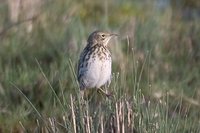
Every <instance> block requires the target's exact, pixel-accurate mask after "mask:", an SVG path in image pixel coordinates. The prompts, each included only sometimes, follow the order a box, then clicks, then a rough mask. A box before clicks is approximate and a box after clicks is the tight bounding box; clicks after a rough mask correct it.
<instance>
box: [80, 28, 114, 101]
mask: <svg viewBox="0 0 200 133" xmlns="http://www.w3.org/2000/svg"><path fill="white" fill-rule="evenodd" d="M113 36H117V34H111V33H107V32H101V31H95V32H93V33H92V34H90V35H89V37H88V40H87V45H86V47H85V48H84V50H83V51H82V53H81V55H80V58H79V63H78V73H77V78H78V82H79V86H80V91H81V95H82V96H83V95H84V90H86V89H91V88H96V89H97V91H98V92H102V93H103V94H105V95H106V96H107V97H109V96H111V94H108V93H106V92H105V91H103V90H102V89H101V87H102V86H104V85H109V84H110V82H111V69H112V68H111V64H112V59H111V53H110V51H109V49H108V48H107V45H108V42H109V40H110V39H111V38H112V37H113Z"/></svg>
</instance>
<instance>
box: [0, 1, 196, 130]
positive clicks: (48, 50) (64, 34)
mask: <svg viewBox="0 0 200 133" xmlns="http://www.w3.org/2000/svg"><path fill="white" fill-rule="evenodd" d="M89 3H90V4H89V7H90V10H92V11H93V10H95V12H90V10H87V7H86V6H85V5H87V4H88V1H83V2H77V1H74V2H70V1H66V0H65V1H64V0H61V2H53V1H45V2H44V3H43V5H42V6H41V9H40V12H39V15H38V16H37V15H36V18H34V20H32V21H31V22H32V26H33V29H32V31H29V30H27V23H28V22H29V20H28V22H27V21H23V20H25V17H24V16H25V15H24V16H23V15H21V16H20V18H19V19H20V22H22V23H19V24H17V25H16V24H13V23H12V22H10V20H9V19H8V17H9V14H8V11H7V5H6V4H5V2H4V3H3V4H2V5H1V6H0V10H1V11H2V12H3V14H4V15H3V16H2V19H1V20H0V39H1V45H0V132H77V133H78V132H142V133H143V132H153V133H154V132H183V133H186V132H199V131H200V128H199V124H200V121H199V120H200V118H199V112H200V103H199V95H200V94H199V85H200V84H199V82H198V79H199V77H200V73H199V72H200V69H199V68H200V67H199V65H200V64H199V55H198V53H199V52H198V49H199V45H198V42H199V41H200V40H199V31H200V30H199V19H198V17H197V18H196V19H195V20H192V21H184V20H181V19H180V20H179V19H173V17H172V16H174V14H172V11H171V8H170V7H168V8H166V9H165V10H164V11H163V10H159V9H157V8H156V7H154V5H153V4H149V3H146V2H139V1H133V2H130V1H123V2H122V1H116V2H115V3H112V2H106V1H104V2H103V3H98V2H91V1H90V2H89ZM144 8H145V10H144ZM97 15H98V17H97ZM99 18H103V19H99ZM7 27H9V28H7ZM2 29H5V30H2ZM95 29H104V30H107V31H112V32H115V33H118V34H120V37H119V38H116V39H113V40H112V42H111V45H110V50H111V52H112V58H113V66H112V68H113V78H112V82H111V85H110V87H109V91H111V92H113V95H114V97H113V98H112V99H107V98H105V97H103V96H101V95H99V94H97V93H96V92H95V91H94V92H93V91H91V92H89V93H91V96H90V97H88V99H87V100H86V101H81V100H80V97H79V88H78V84H77V80H76V76H75V75H76V74H75V73H76V67H77V62H78V57H79V54H80V52H81V50H82V49H83V47H84V45H85V43H86V39H87V36H88V34H89V33H91V32H92V31H93V30H95ZM1 31H3V32H1Z"/></svg>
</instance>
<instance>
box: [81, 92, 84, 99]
mask: <svg viewBox="0 0 200 133" xmlns="http://www.w3.org/2000/svg"><path fill="white" fill-rule="evenodd" d="M83 99H84V90H80V100H83Z"/></svg>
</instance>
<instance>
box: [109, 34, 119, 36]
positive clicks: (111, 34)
mask: <svg viewBox="0 0 200 133" xmlns="http://www.w3.org/2000/svg"><path fill="white" fill-rule="evenodd" d="M110 36H119V35H118V34H110Z"/></svg>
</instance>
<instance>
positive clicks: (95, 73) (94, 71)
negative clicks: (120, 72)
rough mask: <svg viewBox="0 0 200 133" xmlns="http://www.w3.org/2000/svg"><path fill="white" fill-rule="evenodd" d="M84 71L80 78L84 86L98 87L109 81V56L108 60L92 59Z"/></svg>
mask: <svg viewBox="0 0 200 133" xmlns="http://www.w3.org/2000/svg"><path fill="white" fill-rule="evenodd" d="M84 71H85V74H84V76H83V77H82V78H83V82H84V85H85V88H95V87H96V88H100V87H101V86H102V85H104V84H106V82H109V81H110V77H111V58H110V59H109V60H100V59H99V58H96V59H92V60H91V61H89V62H88V67H87V68H86V69H85V70H84Z"/></svg>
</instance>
